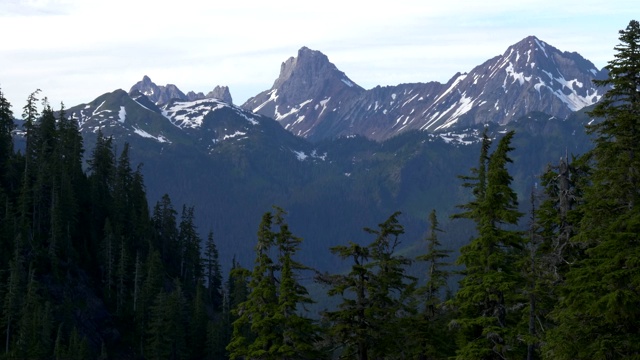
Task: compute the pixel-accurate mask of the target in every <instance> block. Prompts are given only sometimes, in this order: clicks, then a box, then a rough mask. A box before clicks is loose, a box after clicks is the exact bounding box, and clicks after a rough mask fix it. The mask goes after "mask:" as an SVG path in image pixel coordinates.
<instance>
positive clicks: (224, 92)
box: [205, 85, 233, 104]
mask: <svg viewBox="0 0 640 360" xmlns="http://www.w3.org/2000/svg"><path fill="white" fill-rule="evenodd" d="M205 98H207V99H218V100H221V101H223V102H225V103H227V104H233V99H232V98H231V92H230V91H229V87H228V86H219V85H217V86H216V87H215V88H213V90H211V91H209V93H207V95H206V96H205Z"/></svg>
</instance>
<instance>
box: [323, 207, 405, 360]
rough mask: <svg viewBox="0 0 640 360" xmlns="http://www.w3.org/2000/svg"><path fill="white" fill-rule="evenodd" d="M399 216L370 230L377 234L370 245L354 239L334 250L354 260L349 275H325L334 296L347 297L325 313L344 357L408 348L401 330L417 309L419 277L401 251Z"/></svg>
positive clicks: (383, 354) (366, 356)
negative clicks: (409, 272) (414, 305)
mask: <svg viewBox="0 0 640 360" xmlns="http://www.w3.org/2000/svg"><path fill="white" fill-rule="evenodd" d="M399 215H400V213H394V214H392V215H391V216H390V217H389V218H388V219H387V220H386V221H385V222H383V223H381V224H379V225H378V229H369V228H365V231H366V232H367V233H369V234H372V235H375V239H374V240H373V242H371V243H370V244H369V245H368V246H361V245H358V244H355V243H350V245H349V246H336V247H333V248H331V252H333V253H334V254H337V255H338V256H340V257H341V258H342V259H348V258H350V259H352V261H353V264H352V265H351V270H350V272H349V273H348V274H345V275H327V276H324V277H322V278H321V280H323V281H324V282H326V283H327V284H329V285H330V286H331V288H330V289H329V291H328V294H329V295H330V296H340V297H341V301H342V302H341V303H340V304H339V305H338V309H337V310H335V311H328V312H326V313H325V317H326V319H327V320H328V321H329V322H330V323H331V328H330V336H331V339H332V342H334V343H336V345H339V346H340V347H339V348H338V349H337V350H338V352H339V353H340V356H341V358H357V359H369V358H383V357H388V356H395V355H399V354H403V353H404V352H405V351H406V349H405V346H404V345H405V344H404V341H402V339H400V338H398V337H397V334H398V333H399V331H401V329H402V328H403V327H402V326H403V324H405V322H404V320H405V319H406V317H407V316H409V315H410V314H411V313H412V312H413V309H412V308H411V307H410V303H411V297H412V295H413V291H414V289H415V280H414V279H413V278H411V277H409V276H408V275H407V274H406V267H407V266H408V265H409V264H410V261H409V259H407V258H404V257H402V256H398V255H397V254H395V250H396V249H397V247H398V246H399V244H400V240H399V236H400V235H401V234H403V233H404V229H403V227H402V225H400V223H399V222H398V216H399Z"/></svg>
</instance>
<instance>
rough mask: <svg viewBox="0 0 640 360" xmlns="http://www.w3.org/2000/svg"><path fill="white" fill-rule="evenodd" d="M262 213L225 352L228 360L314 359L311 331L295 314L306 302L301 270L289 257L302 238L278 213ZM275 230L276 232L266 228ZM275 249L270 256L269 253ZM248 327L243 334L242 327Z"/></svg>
mask: <svg viewBox="0 0 640 360" xmlns="http://www.w3.org/2000/svg"><path fill="white" fill-rule="evenodd" d="M275 210H276V213H275V215H274V214H272V213H271V212H267V213H265V214H264V215H263V217H262V221H261V223H260V226H259V229H258V244H257V245H256V260H255V266H254V268H253V271H252V272H251V275H250V281H249V285H248V289H249V294H248V295H247V299H246V301H244V302H242V303H240V304H238V306H237V308H235V314H236V315H237V316H238V318H237V319H236V320H235V321H234V322H233V335H232V338H231V341H230V343H229V345H228V346H227V350H228V351H229V353H230V357H231V358H232V359H236V358H243V357H248V358H258V359H289V358H291V359H316V358H319V356H320V353H319V351H318V350H317V349H316V344H315V343H316V342H317V339H318V338H317V329H316V327H315V325H314V324H313V322H312V320H311V319H309V318H307V317H305V316H303V315H300V314H299V311H300V310H301V309H300V306H303V305H304V304H306V303H310V302H311V299H310V298H309V295H308V293H307V290H306V289H305V288H304V286H302V285H300V283H299V282H298V280H297V279H296V276H297V275H296V272H297V271H300V270H303V269H304V266H302V265H301V264H299V263H297V262H295V261H294V260H293V256H294V254H295V252H296V251H297V250H298V247H299V244H300V242H301V241H302V239H300V238H297V237H295V236H294V235H293V234H292V233H291V232H290V231H289V228H288V225H287V224H286V223H285V221H284V211H283V210H282V209H280V208H275ZM273 226H277V227H278V228H279V230H278V232H275V231H273V230H272V227H273ZM276 250H277V254H278V255H277V256H276V257H275V258H274V256H273V255H272V253H273V252H274V251H276ZM247 328H249V329H250V331H249V333H247V332H246V329H247Z"/></svg>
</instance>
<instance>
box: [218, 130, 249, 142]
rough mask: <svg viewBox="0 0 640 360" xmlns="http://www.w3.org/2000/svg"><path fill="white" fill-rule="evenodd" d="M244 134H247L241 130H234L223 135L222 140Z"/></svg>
mask: <svg viewBox="0 0 640 360" xmlns="http://www.w3.org/2000/svg"><path fill="white" fill-rule="evenodd" d="M244 135H247V133H246V132H242V131H236V132H234V133H233V134H230V135H225V136H223V137H222V140H227V139H233V138H234V137H238V136H244Z"/></svg>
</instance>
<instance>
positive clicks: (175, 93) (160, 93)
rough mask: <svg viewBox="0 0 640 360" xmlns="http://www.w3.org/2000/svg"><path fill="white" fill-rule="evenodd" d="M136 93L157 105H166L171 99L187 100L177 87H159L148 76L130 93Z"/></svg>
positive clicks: (170, 85)
mask: <svg viewBox="0 0 640 360" xmlns="http://www.w3.org/2000/svg"><path fill="white" fill-rule="evenodd" d="M135 91H139V92H140V93H142V94H143V95H144V96H146V97H147V98H149V100H151V101H152V102H153V103H154V104H156V105H160V104H165V103H167V102H168V101H169V100H171V99H180V100H186V99H187V97H186V95H185V94H184V93H183V92H182V91H180V89H178V87H177V86H175V85H173V84H168V85H166V86H162V85H160V86H158V85H156V84H155V83H154V82H153V81H151V79H150V78H149V77H148V76H147V75H145V76H144V77H143V78H142V81H138V82H137V83H136V84H135V85H133V86H132V87H131V90H129V93H133V92H135Z"/></svg>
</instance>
